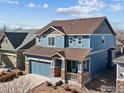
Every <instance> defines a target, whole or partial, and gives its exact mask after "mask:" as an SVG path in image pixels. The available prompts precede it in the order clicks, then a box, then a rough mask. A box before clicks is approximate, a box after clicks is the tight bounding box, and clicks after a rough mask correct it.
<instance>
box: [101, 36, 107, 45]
mask: <svg viewBox="0 0 124 93" xmlns="http://www.w3.org/2000/svg"><path fill="white" fill-rule="evenodd" d="M101 42H102V45H105V43H106V39H105V36H104V35H103V36H102V37H101Z"/></svg>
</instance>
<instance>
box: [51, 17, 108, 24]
mask: <svg viewBox="0 0 124 93" xmlns="http://www.w3.org/2000/svg"><path fill="white" fill-rule="evenodd" d="M100 18H106V16H101V17H100V16H99V17H87V18H75V19H74V18H73V19H62V20H61V19H60V20H53V21H52V22H59V21H73V20H87V19H100ZM52 22H51V23H52Z"/></svg>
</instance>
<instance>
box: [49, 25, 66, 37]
mask: <svg viewBox="0 0 124 93" xmlns="http://www.w3.org/2000/svg"><path fill="white" fill-rule="evenodd" d="M51 28H53V29H55V30H56V31H58V32H59V33H61V34H62V35H65V33H62V32H61V31H59V30H58V29H56V28H55V27H53V26H51Z"/></svg>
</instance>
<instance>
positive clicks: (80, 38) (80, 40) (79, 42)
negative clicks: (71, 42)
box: [77, 37, 82, 45]
mask: <svg viewBox="0 0 124 93" xmlns="http://www.w3.org/2000/svg"><path fill="white" fill-rule="evenodd" d="M77 44H78V45H82V37H78V38H77Z"/></svg>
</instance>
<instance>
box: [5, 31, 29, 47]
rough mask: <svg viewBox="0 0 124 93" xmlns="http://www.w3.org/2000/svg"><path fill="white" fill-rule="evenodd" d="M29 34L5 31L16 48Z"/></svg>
mask: <svg viewBox="0 0 124 93" xmlns="http://www.w3.org/2000/svg"><path fill="white" fill-rule="evenodd" d="M27 34H28V33H16V32H5V35H6V37H7V38H8V40H9V41H10V43H11V44H12V45H13V47H14V48H15V49H16V48H17V47H19V46H20V45H21V44H22V42H23V41H24V39H25V38H26V36H27Z"/></svg>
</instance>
